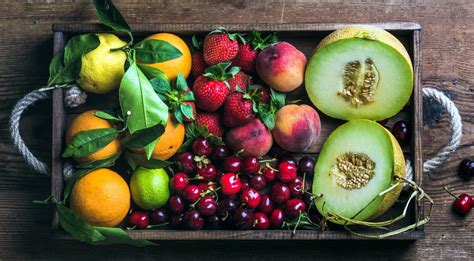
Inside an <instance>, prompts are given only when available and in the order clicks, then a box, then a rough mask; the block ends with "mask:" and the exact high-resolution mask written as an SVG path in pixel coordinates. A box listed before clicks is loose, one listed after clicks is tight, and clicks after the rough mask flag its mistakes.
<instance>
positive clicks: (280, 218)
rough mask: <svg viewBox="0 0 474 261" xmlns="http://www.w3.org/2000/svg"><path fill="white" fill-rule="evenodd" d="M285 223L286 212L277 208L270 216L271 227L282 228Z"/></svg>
mask: <svg viewBox="0 0 474 261" xmlns="http://www.w3.org/2000/svg"><path fill="white" fill-rule="evenodd" d="M284 221H285V212H283V210H282V209H279V208H276V209H274V210H273V212H272V214H271V215H270V225H271V226H272V227H273V228H281V226H282V225H283V222H284Z"/></svg>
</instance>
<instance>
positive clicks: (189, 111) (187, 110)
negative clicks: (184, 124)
mask: <svg viewBox="0 0 474 261" xmlns="http://www.w3.org/2000/svg"><path fill="white" fill-rule="evenodd" d="M179 110H180V111H181V112H182V113H183V115H184V117H186V118H188V119H194V114H193V107H192V106H191V105H189V104H184V103H182V104H180V105H179Z"/></svg>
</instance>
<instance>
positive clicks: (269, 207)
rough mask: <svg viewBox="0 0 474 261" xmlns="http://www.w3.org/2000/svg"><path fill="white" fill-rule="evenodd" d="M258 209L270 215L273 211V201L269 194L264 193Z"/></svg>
mask: <svg viewBox="0 0 474 261" xmlns="http://www.w3.org/2000/svg"><path fill="white" fill-rule="evenodd" d="M258 210H260V211H261V212H263V213H265V214H268V215H269V214H271V213H272V211H273V201H272V199H271V198H270V196H269V195H268V194H264V195H262V197H261V199H260V204H259V205H258Z"/></svg>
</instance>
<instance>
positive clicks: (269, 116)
mask: <svg viewBox="0 0 474 261" xmlns="http://www.w3.org/2000/svg"><path fill="white" fill-rule="evenodd" d="M258 115H259V116H260V119H261V120H262V122H263V124H265V126H267V128H268V129H270V130H272V129H273V128H275V112H274V111H272V108H271V106H270V105H269V104H265V103H259V104H258Z"/></svg>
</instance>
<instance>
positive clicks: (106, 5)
mask: <svg viewBox="0 0 474 261" xmlns="http://www.w3.org/2000/svg"><path fill="white" fill-rule="evenodd" d="M93 2H94V8H95V14H96V16H97V19H98V20H99V22H101V23H102V24H104V25H105V26H107V27H110V28H112V29H113V30H115V31H120V32H126V33H128V34H130V32H131V29H130V26H129V25H128V24H127V22H126V21H125V19H124V18H123V16H122V15H121V14H120V12H119V11H118V9H117V8H116V7H115V5H114V4H113V3H112V1H110V0H94V1H93Z"/></svg>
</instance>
